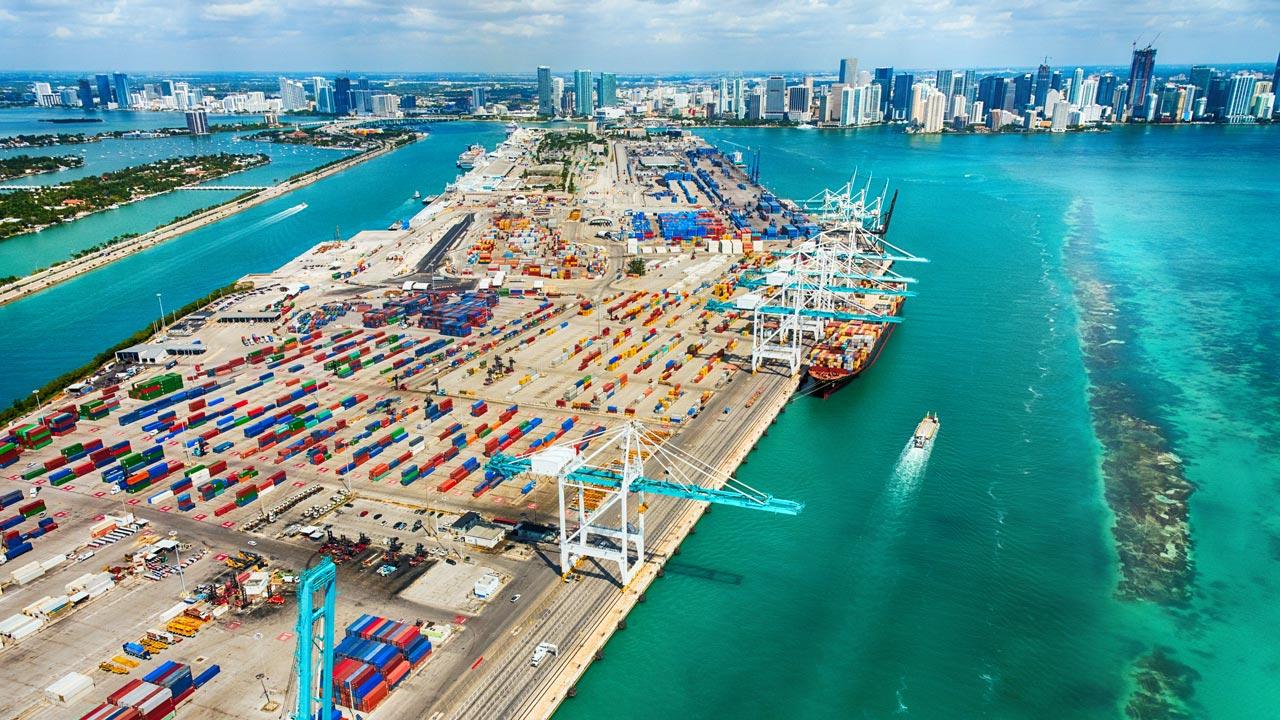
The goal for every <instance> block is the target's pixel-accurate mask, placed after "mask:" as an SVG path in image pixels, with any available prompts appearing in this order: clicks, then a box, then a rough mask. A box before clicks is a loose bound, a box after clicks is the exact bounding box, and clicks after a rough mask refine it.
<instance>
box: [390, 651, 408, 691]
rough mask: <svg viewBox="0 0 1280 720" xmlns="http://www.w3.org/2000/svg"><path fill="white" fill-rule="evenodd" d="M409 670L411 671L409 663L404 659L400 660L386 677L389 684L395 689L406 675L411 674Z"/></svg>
mask: <svg viewBox="0 0 1280 720" xmlns="http://www.w3.org/2000/svg"><path fill="white" fill-rule="evenodd" d="M409 669H410V666H409V661H408V660H405V659H404V658H400V659H399V661H398V662H397V663H396V664H395V666H394V667H392V668H391V669H390V670H389V671H387V675H386V678H387V684H388V685H391V686H393V687H394V686H395V685H397V684H398V683H399V682H400V681H401V680H403V679H404V678H405V676H406V675H408V674H409Z"/></svg>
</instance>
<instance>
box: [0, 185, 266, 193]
mask: <svg viewBox="0 0 1280 720" xmlns="http://www.w3.org/2000/svg"><path fill="white" fill-rule="evenodd" d="M68 187H70V186H68V185H0V192H18V191H22V190H65V189H67V188H68ZM271 187H272V186H271V185H183V186H181V187H176V188H173V189H174V190H230V191H239V192H248V191H250V190H268V189H270V188H271Z"/></svg>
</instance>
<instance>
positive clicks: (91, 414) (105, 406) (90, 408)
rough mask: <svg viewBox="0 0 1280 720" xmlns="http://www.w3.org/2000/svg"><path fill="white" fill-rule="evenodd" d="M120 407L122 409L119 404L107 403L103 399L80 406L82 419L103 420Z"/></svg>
mask: <svg viewBox="0 0 1280 720" xmlns="http://www.w3.org/2000/svg"><path fill="white" fill-rule="evenodd" d="M118 407H120V403H119V402H113V403H107V401H105V400H101V399H98V400H90V401H89V402H87V403H82V404H81V405H80V419H82V420H101V419H102V418H104V417H106V416H107V415H108V414H110V412H111V411H112V410H114V409H116V408H118Z"/></svg>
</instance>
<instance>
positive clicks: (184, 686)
mask: <svg viewBox="0 0 1280 720" xmlns="http://www.w3.org/2000/svg"><path fill="white" fill-rule="evenodd" d="M142 679H143V680H144V681H145V682H149V683H153V684H155V685H158V686H160V687H162V688H166V689H167V690H169V692H170V694H172V696H173V705H174V707H177V706H178V704H179V703H181V702H182V701H183V700H186V699H187V698H188V697H191V693H193V692H195V691H196V686H195V681H194V680H193V679H192V677H191V666H189V665H186V664H184V663H180V662H174V661H172V660H166V661H164V662H163V663H161V665H160V667H158V668H156V669H155V670H152V671H151V672H149V673H147V674H146V675H145V676H143V678H142Z"/></svg>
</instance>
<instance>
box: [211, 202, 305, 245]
mask: <svg viewBox="0 0 1280 720" xmlns="http://www.w3.org/2000/svg"><path fill="white" fill-rule="evenodd" d="M306 209H307V204H306V203H298V204H297V205H294V206H293V207H291V208H287V209H285V210H281V211H280V212H278V213H276V214H274V215H268V216H267V217H264V218H262V219H261V220H259V221H257V222H255V223H251V224H249V225H246V226H245V227H242V228H240V229H239V230H235V231H233V232H229V233H227V235H226V238H225V239H227V240H239V239H240V238H242V237H244V236H246V235H248V234H250V233H254V232H257V231H259V230H261V229H262V228H264V227H270V226H272V225H275V224H276V223H278V222H280V221H281V220H284V219H285V218H288V217H292V216H294V215H297V214H298V213H300V212H302V211H303V210H306Z"/></svg>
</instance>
